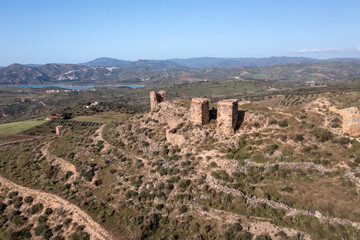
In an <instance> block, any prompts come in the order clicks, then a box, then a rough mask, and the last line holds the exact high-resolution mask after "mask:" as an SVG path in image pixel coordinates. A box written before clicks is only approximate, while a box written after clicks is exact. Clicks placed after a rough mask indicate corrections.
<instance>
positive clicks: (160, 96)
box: [150, 91, 166, 111]
mask: <svg viewBox="0 0 360 240" xmlns="http://www.w3.org/2000/svg"><path fill="white" fill-rule="evenodd" d="M165 101H166V92H165V91H159V92H155V91H152V92H150V108H151V111H154V110H155V109H156V108H157V106H158V105H159V103H161V102H165Z"/></svg>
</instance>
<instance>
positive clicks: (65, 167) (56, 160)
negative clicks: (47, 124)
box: [41, 142, 79, 181]
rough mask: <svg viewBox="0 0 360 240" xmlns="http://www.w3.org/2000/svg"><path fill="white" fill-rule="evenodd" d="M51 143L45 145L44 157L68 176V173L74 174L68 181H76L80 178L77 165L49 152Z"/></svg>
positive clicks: (42, 151)
mask: <svg viewBox="0 0 360 240" xmlns="http://www.w3.org/2000/svg"><path fill="white" fill-rule="evenodd" d="M50 144H51V142H49V143H47V144H45V146H44V147H42V148H41V153H42V155H43V156H44V157H45V158H46V159H47V160H48V161H50V162H51V163H52V164H53V165H55V166H57V167H59V168H60V170H61V171H62V172H63V173H64V174H66V172H68V171H70V172H72V173H73V175H71V176H70V178H69V179H68V181H75V180H76V178H77V177H79V173H78V172H77V171H76V167H75V165H73V164H72V163H70V162H68V161H66V160H65V159H63V158H60V157H57V156H55V155H53V154H51V153H50V152H49V146H50Z"/></svg>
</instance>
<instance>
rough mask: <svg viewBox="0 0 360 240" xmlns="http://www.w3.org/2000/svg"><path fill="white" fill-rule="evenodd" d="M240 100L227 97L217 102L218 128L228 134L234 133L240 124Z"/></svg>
mask: <svg viewBox="0 0 360 240" xmlns="http://www.w3.org/2000/svg"><path fill="white" fill-rule="evenodd" d="M237 101H238V100H237V99H226V100H222V101H219V102H218V104H217V120H216V121H217V130H218V131H220V132H223V133H226V134H230V133H234V131H235V129H236V127H237V125H238V102H237Z"/></svg>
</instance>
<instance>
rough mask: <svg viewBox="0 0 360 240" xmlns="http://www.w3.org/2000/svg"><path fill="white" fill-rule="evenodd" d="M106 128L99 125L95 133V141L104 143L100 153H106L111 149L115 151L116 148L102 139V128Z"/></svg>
mask: <svg viewBox="0 0 360 240" xmlns="http://www.w3.org/2000/svg"><path fill="white" fill-rule="evenodd" d="M105 126H106V124H103V125H101V126H100V127H99V128H98V129H97V130H96V131H95V134H97V136H96V137H95V138H94V140H95V141H103V142H104V148H103V149H102V151H107V150H109V149H110V148H113V149H117V147H115V146H113V145H111V144H110V143H109V142H108V141H106V140H105V139H104V138H103V132H104V127H105Z"/></svg>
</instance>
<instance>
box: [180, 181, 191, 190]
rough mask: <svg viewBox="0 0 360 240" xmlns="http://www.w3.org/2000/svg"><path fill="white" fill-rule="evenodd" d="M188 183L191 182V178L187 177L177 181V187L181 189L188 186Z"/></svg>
mask: <svg viewBox="0 0 360 240" xmlns="http://www.w3.org/2000/svg"><path fill="white" fill-rule="evenodd" d="M190 184H191V180H189V179H184V180H180V181H179V187H180V188H182V189H186V188H187V187H188V186H190Z"/></svg>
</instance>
